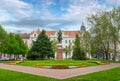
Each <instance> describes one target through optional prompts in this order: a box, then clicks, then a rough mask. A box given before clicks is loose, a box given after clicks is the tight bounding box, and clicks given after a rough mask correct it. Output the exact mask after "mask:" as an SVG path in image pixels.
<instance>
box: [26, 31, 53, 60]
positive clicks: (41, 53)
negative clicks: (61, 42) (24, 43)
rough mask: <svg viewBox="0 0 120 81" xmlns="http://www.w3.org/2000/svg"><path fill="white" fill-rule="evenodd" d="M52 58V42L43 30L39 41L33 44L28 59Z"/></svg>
mask: <svg viewBox="0 0 120 81" xmlns="http://www.w3.org/2000/svg"><path fill="white" fill-rule="evenodd" d="M50 57H52V58H53V57H54V53H53V49H52V42H51V41H50V39H49V38H48V37H47V36H46V32H45V31H44V30H42V32H41V34H40V35H39V36H38V38H37V40H36V41H34V42H33V46H32V48H31V49H30V52H29V54H28V59H33V60H35V59H50Z"/></svg>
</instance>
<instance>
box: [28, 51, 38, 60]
mask: <svg viewBox="0 0 120 81" xmlns="http://www.w3.org/2000/svg"><path fill="white" fill-rule="evenodd" d="M39 57H40V54H39V53H37V52H31V53H29V54H28V55H27V59H30V60H37V59H40V58H39Z"/></svg>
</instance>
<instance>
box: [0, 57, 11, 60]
mask: <svg viewBox="0 0 120 81" xmlns="http://www.w3.org/2000/svg"><path fill="white" fill-rule="evenodd" d="M0 60H9V58H7V57H2V58H0Z"/></svg>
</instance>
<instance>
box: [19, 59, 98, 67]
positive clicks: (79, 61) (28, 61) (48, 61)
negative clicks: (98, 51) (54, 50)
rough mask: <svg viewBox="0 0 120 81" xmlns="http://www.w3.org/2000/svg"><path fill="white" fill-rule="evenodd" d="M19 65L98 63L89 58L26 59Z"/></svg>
mask: <svg viewBox="0 0 120 81" xmlns="http://www.w3.org/2000/svg"><path fill="white" fill-rule="evenodd" d="M92 61H94V60H92ZM20 65H22V66H35V65H40V66H52V65H61V66H62V65H66V66H96V65H98V64H96V63H92V62H91V60H26V61H24V62H23V63H21V64H20Z"/></svg>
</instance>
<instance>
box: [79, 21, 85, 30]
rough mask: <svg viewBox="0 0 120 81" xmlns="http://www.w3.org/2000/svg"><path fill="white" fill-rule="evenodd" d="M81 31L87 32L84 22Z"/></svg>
mask: <svg viewBox="0 0 120 81" xmlns="http://www.w3.org/2000/svg"><path fill="white" fill-rule="evenodd" d="M80 30H81V31H83V30H86V28H85V25H84V22H82V25H81V29H80Z"/></svg>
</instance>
